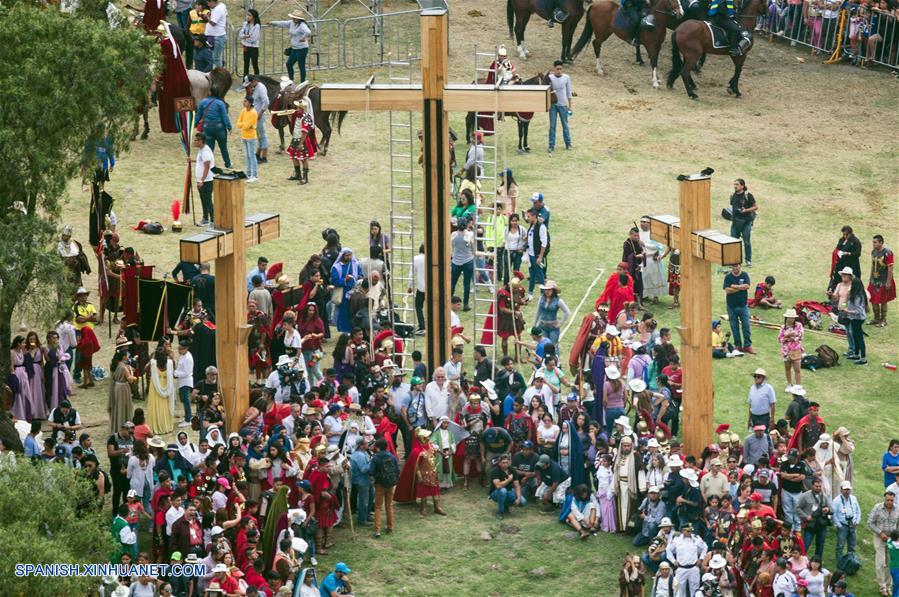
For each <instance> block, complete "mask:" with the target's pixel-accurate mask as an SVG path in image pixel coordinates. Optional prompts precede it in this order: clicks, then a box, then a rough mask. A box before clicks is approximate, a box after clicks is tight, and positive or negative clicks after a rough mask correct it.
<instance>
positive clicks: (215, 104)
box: [197, 96, 231, 131]
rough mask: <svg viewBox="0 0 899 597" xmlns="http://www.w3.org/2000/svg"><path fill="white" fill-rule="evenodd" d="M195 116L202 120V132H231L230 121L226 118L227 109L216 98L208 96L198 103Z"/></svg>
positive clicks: (223, 103)
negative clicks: (225, 130)
mask: <svg viewBox="0 0 899 597" xmlns="http://www.w3.org/2000/svg"><path fill="white" fill-rule="evenodd" d="M197 114H198V115H199V117H200V119H201V120H203V130H206V129H218V130H221V129H228V130H229V131H230V130H231V119H230V118H228V108H226V107H225V102H223V101H222V100H220V99H219V98H217V97H214V96H210V97H207V98H204V99H203V100H202V101H200V105H199V107H197Z"/></svg>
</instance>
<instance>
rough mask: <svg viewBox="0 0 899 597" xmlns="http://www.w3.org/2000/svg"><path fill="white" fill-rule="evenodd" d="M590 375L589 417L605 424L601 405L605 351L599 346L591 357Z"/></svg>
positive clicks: (604, 377)
mask: <svg viewBox="0 0 899 597" xmlns="http://www.w3.org/2000/svg"><path fill="white" fill-rule="evenodd" d="M590 375H591V377H592V381H593V412H591V413H590V418H592V419H593V420H594V421H598V422H599V423H600V424H602V425H603V426H605V424H606V421H605V409H604V408H603V406H602V388H603V385H604V384H605V383H606V352H605V349H604V348H603V347H602V346H600V348H599V350H597V351H596V355H595V356H594V357H593V364H592V365H591V366H590Z"/></svg>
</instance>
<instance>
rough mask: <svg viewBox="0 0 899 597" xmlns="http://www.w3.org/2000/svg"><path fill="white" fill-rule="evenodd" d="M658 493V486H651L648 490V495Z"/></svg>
mask: <svg viewBox="0 0 899 597" xmlns="http://www.w3.org/2000/svg"><path fill="white" fill-rule="evenodd" d="M658 492H659V486H658V485H653V486H652V487H650V488H649V493H658Z"/></svg>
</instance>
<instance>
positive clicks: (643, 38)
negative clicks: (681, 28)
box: [574, 0, 684, 89]
mask: <svg viewBox="0 0 899 597" xmlns="http://www.w3.org/2000/svg"><path fill="white" fill-rule="evenodd" d="M619 6H620V5H619V4H618V2H616V1H615V0H599V1H598V2H595V3H593V5H592V6H591V7H590V8H589V9H587V18H586V19H585V24H584V31H583V33H581V37H580V39H578V40H577V44H575V46H574V56H575V58H576V57H577V56H578V54H580V52H581V50H583V49H584V47H585V46H586V45H587V42H588V41H590V37H591V36H592V37H593V53H594V54H595V55H596V73H597V74H600V75H604V74H605V72H604V71H603V69H602V63H600V61H599V53H600V52H601V51H602V44H603V42H605V41H606V40H607V39H608V38H609V36H611V35H612V34H613V33H614V34H615V35H617V36H618V37H619V38H621V39H623V40H624V41H628V40H629V38H630V33H629V32H628V31H627V30H625V29H621V28H618V27H616V26H615V24H614V23H615V14H616V13H617V12H618V8H619ZM652 15H653V17H654V18H655V27H653V28H652V29H643V28H642V27H641V28H640V31H639V38H640V44H642V45H643V46H645V47H646V53H647V54H648V55H649V63H650V65H651V66H652V86H653V87H654V88H656V89H658V87H659V70H658V69H659V52H660V51H661V50H662V44H663V43H664V42H665V35H666V34H667V30H668V28H669V27H671V28H673V27H674V26H675V25H676V24H677V22H678V21H679V20H680V19H681V18H682V17H683V15H684V10H683V8H682V7H681V3H680V2H679V0H656V2H655V4H654V5H653V7H652ZM636 60H637V64H640V65H643V57H642V56H640V46H639V45H638V46H637V58H636Z"/></svg>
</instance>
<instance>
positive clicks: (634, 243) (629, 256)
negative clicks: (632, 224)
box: [621, 228, 643, 309]
mask: <svg viewBox="0 0 899 597" xmlns="http://www.w3.org/2000/svg"><path fill="white" fill-rule="evenodd" d="M621 262H622V263H626V264H627V271H628V273H629V274H630V276H631V279H632V280H633V281H634V298H635V299H636V301H637V305H638V307H639V308H641V309H642V308H643V241H641V240H640V230H639V229H637V228H631V229H630V230H629V231H628V235H627V239H626V240H625V241H624V245H623V248H622V252H621Z"/></svg>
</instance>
